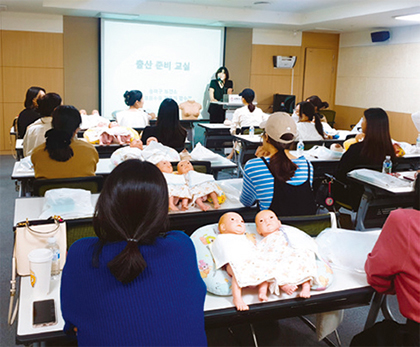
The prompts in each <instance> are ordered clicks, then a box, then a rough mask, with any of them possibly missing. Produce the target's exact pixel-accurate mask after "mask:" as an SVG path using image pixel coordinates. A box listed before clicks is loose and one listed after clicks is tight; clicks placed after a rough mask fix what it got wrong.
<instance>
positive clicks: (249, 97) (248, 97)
mask: <svg viewBox="0 0 420 347" xmlns="http://www.w3.org/2000/svg"><path fill="white" fill-rule="evenodd" d="M242 97H243V98H244V99H245V101H246V102H247V103H248V110H249V112H251V113H252V112H254V110H255V105H254V104H253V103H252V102H253V101H254V98H255V95H245V96H242Z"/></svg>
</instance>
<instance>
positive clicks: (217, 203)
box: [210, 192, 220, 210]
mask: <svg viewBox="0 0 420 347" xmlns="http://www.w3.org/2000/svg"><path fill="white" fill-rule="evenodd" d="M210 197H211V198H212V200H213V206H214V209H215V210H217V209H218V208H219V207H220V204H219V200H218V199H217V194H216V192H211V193H210Z"/></svg>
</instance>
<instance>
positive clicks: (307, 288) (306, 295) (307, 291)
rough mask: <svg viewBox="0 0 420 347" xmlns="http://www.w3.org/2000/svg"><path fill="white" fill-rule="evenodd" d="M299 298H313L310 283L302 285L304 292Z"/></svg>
mask: <svg viewBox="0 0 420 347" xmlns="http://www.w3.org/2000/svg"><path fill="white" fill-rule="evenodd" d="M299 296H300V297H301V298H310V297H311V284H310V282H309V281H306V282H304V283H302V291H301V292H300V294H299Z"/></svg>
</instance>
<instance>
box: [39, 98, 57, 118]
mask: <svg viewBox="0 0 420 347" xmlns="http://www.w3.org/2000/svg"><path fill="white" fill-rule="evenodd" d="M37 104H38V108H37V111H38V113H39V114H40V115H41V117H47V116H51V114H52V112H53V111H54V109H55V108H56V107H57V106H60V105H61V96H60V95H58V94H57V93H47V94H45V95H44V96H42V97H40V98H39V99H38V100H37Z"/></svg>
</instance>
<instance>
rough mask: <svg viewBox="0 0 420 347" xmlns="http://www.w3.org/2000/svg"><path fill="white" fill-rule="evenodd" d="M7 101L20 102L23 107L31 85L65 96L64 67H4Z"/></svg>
mask: <svg viewBox="0 0 420 347" xmlns="http://www.w3.org/2000/svg"><path fill="white" fill-rule="evenodd" d="M3 81H4V91H3V97H4V100H5V102H19V103H21V105H22V107H23V102H24V99H25V94H26V91H27V90H28V88H29V87H30V86H39V87H43V88H45V90H46V91H47V92H54V93H58V94H60V95H61V96H62V97H63V93H64V83H63V69H48V68H37V69H32V68H27V67H4V68H3Z"/></svg>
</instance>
